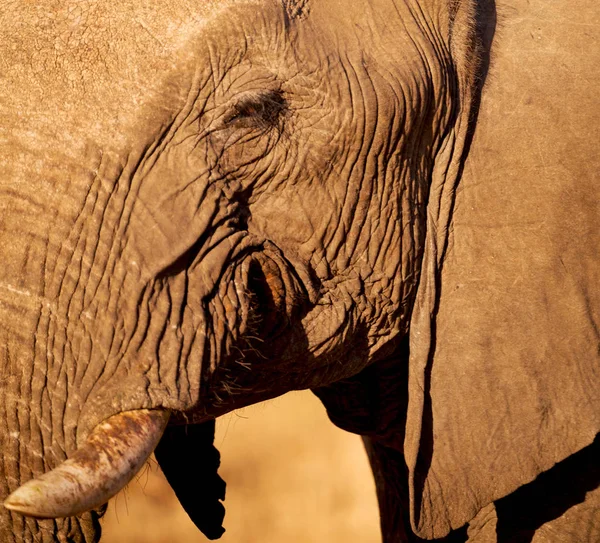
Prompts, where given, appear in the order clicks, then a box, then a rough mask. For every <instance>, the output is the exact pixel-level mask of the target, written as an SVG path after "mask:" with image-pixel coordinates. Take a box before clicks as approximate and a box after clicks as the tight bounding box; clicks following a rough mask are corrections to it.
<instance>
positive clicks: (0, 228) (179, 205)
mask: <svg viewBox="0 0 600 543" xmlns="http://www.w3.org/2000/svg"><path fill="white" fill-rule="evenodd" d="M536 4H537V2H536ZM515 9H516V8H515V7H514V6H512V4H510V5H509V4H508V3H507V4H506V5H504V6H499V7H498V10H496V6H495V5H494V3H493V2H474V1H467V0H461V1H458V0H446V1H442V0H427V1H417V0H371V1H369V2H360V3H357V2H352V1H350V0H340V1H337V2H327V1H324V0H313V1H308V0H305V1H301V0H297V1H292V0H283V1H282V0H228V1H223V2H214V1H201V2H200V1H197V0H196V1H193V0H175V1H173V2H169V3H167V4H165V3H164V2H163V3H159V2H155V1H151V2H145V3H143V5H141V4H139V3H134V2H129V1H124V2H119V3H118V5H116V4H114V3H109V2H88V1H82V0H52V1H50V2H49V3H48V2H46V3H44V5H43V6H41V5H39V6H38V5H34V4H31V3H26V2H22V1H18V2H0V25H1V26H2V28H3V29H4V30H3V35H2V37H0V257H1V259H2V262H3V266H2V267H0V323H1V324H2V326H0V371H1V372H2V378H1V380H0V420H2V425H0V491H1V494H2V497H3V498H6V496H8V495H9V494H10V493H11V492H14V491H15V490H16V489H17V488H18V487H19V486H20V485H22V484H23V483H26V482H27V481H28V480H30V479H32V478H34V477H39V476H40V475H41V474H43V473H45V472H48V471H50V470H53V469H54V468H56V467H57V466H59V465H60V464H61V463H62V462H63V461H65V460H66V459H67V457H70V456H71V455H73V454H74V452H75V451H76V450H77V449H78V448H81V447H82V446H83V443H84V442H85V440H86V438H87V437H88V436H89V435H90V434H91V432H92V431H93V430H94V428H96V427H97V426H98V425H99V424H100V423H101V422H102V421H105V420H106V419H108V418H109V417H112V416H114V415H117V414H119V413H123V412H129V411H135V410H140V409H149V410H157V409H158V410H167V411H169V412H170V413H171V418H170V423H169V424H170V425H169V427H168V428H167V430H166V432H165V434H164V436H163V437H162V439H161V441H160V443H159V445H158V447H157V449H156V457H157V459H158V461H159V463H160V464H161V467H162V469H163V471H164V472H165V475H166V477H167V479H168V480H169V482H170V484H171V485H172V486H173V488H174V490H175V492H176V494H177V495H178V497H179V499H180V501H181V503H182V505H183V506H184V508H185V509H186V510H187V511H188V513H189V514H190V517H191V518H192V520H194V522H195V523H196V524H197V526H198V527H199V528H200V529H201V530H202V531H203V532H204V533H205V534H206V535H207V536H208V537H210V538H217V537H219V536H220V535H221V534H222V532H223V530H222V528H221V522H222V519H223V506H222V504H221V500H223V497H224V482H223V481H222V480H221V479H220V477H219V476H218V475H217V472H216V471H217V468H218V465H219V455H218V452H217V451H216V450H215V449H214V447H213V443H212V441H213V437H214V419H215V418H216V417H218V416H219V415H221V414H224V413H227V412H229V411H231V410H233V409H236V408H239V407H243V406H245V405H249V404H252V403H256V402H259V401H263V400H266V399H269V398H273V397H275V396H278V395H281V394H283V393H285V392H288V391H290V390H298V389H307V388H310V389H313V391H314V392H315V393H316V394H317V395H318V396H319V397H320V398H321V400H322V401H323V403H324V404H325V407H326V408H327V410H328V413H329V415H330V418H331V419H332V421H333V422H334V423H335V424H337V425H339V426H340V427H342V428H345V429H347V430H349V431H352V432H356V433H358V434H360V435H362V436H363V439H364V441H365V445H366V448H367V452H368V454H369V459H370V461H371V465H372V467H373V472H374V476H375V479H376V483H377V492H378V498H379V503H380V509H381V514H382V533H383V538H384V541H385V542H386V543H391V542H397V541H421V540H423V539H425V540H442V541H446V542H455V541H456V542H458V541H467V540H469V541H481V542H488V541H489V542H492V541H511V540H513V539H511V538H515V537H521V536H522V534H524V533H525V534H529V535H527V537H529V536H531V537H533V538H534V539H530V540H532V541H536V542H537V541H540V542H541V541H558V540H560V541H566V542H568V541H590V542H591V541H595V540H597V538H596V536H597V535H598V532H597V526H599V525H600V520H599V519H598V515H597V514H596V513H594V511H597V509H595V508H594V503H598V502H599V501H600V497H599V496H598V495H597V490H596V491H595V489H596V487H597V486H598V485H597V483H598V481H597V480H596V478H595V477H596V475H595V472H594V471H593V466H592V465H593V462H592V461H591V460H590V458H593V457H594V451H595V450H596V449H594V447H596V448H597V443H596V442H594V437H595V435H596V432H597V430H598V425H599V424H598V423H599V422H600V419H599V416H600V415H599V413H600V409H598V407H599V406H598V398H599V397H600V395H599V394H598V385H597V383H598V381H597V379H595V377H597V375H595V372H596V371H597V370H596V369H594V368H596V367H597V364H596V366H594V364H595V363H596V362H597V361H598V351H597V345H598V334H597V330H598V327H597V323H598V310H597V308H598V303H597V302H598V299H597V298H598V294H596V290H597V289H596V290H594V289H593V288H592V285H594V284H597V279H598V266H597V265H595V264H597V260H596V261H595V262H594V258H595V257H594V256H593V255H592V254H590V251H589V250H588V249H587V247H592V246H598V244H596V245H594V243H595V242H596V241H600V239H599V235H598V229H597V228H594V227H590V226H589V225H590V224H592V222H593V221H592V219H591V218H592V217H594V214H595V212H596V211H597V203H596V204H595V207H594V204H593V203H591V199H592V195H594V194H595V192H594V186H593V183H592V182H591V179H592V173H590V172H593V171H595V169H594V168H592V167H590V169H589V170H585V171H582V170H581V169H580V168H579V167H578V165H579V164H580V163H582V162H583V159H584V158H585V157H589V156H591V154H592V150H591V148H590V147H589V144H588V143H587V142H588V141H589V138H588V136H587V135H586V129H585V128H584V129H580V130H579V131H578V132H577V135H571V136H569V137H570V138H571V139H570V140H568V138H564V139H561V138H563V135H562V133H559V132H558V131H557V129H556V128H555V125H554V124H552V123H545V119H547V116H545V115H543V114H542V113H540V112H544V111H547V110H552V111H554V112H555V113H554V114H555V115H556V118H557V119H558V120H560V121H561V123H562V124H564V123H566V122H572V123H575V120H576V119H578V118H579V117H578V115H579V114H578V112H577V110H576V109H575V108H574V107H573V108H572V107H562V109H561V108H560V107H559V106H557V104H560V103H561V99H560V94H559V91H558V90H557V89H558V84H557V87H556V89H555V92H554V94H553V93H552V92H548V91H547V90H546V89H544V88H543V85H542V84H541V83H540V81H544V73H545V72H544V71H543V69H540V70H539V72H536V71H535V70H533V72H532V73H534V74H537V78H533V79H532V80H531V81H529V80H526V81H525V83H526V84H527V85H528V86H526V87H521V86H520V85H519V82H518V81H517V80H514V81H513V80H510V81H511V82H514V88H513V87H512V86H511V85H512V83H510V84H509V83H505V82H504V81H503V80H502V79H501V78H500V76H499V74H501V73H502V69H504V70H506V72H507V73H508V72H510V73H512V72H516V71H518V69H519V60H518V59H515V56H514V55H513V53H511V52H510V51H512V50H513V49H514V47H513V48H512V49H511V47H509V46H508V44H510V43H513V44H514V43H517V42H516V41H515V40H516V39H517V38H519V37H521V34H520V32H525V31H524V30H523V29H522V27H520V26H519V25H518V23H516V22H514V23H513V25H512V26H511V24H507V26H506V27H505V28H502V27H501V25H498V26H499V28H498V29H497V30H496V34H497V35H498V36H499V38H498V44H499V45H498V46H497V47H496V49H494V48H492V39H496V38H495V36H494V30H495V27H496V18H497V13H498V14H499V15H498V17H500V18H502V19H503V20H504V19H505V20H507V21H510V20H511V19H510V17H511V16H513V15H514V10H515ZM556 9H557V16H558V17H559V18H560V17H562V18H564V20H565V21H566V23H565V26H564V28H563V27H561V30H552V29H550V28H549V26H545V25H544V23H540V26H539V28H538V30H537V32H538V33H539V36H540V40H541V44H542V45H545V46H546V49H544V47H542V45H540V47H541V49H534V53H535V55H538V56H537V57H535V56H534V58H536V59H537V62H538V63H537V64H536V66H541V67H542V68H544V69H546V71H548V70H549V69H550V66H553V67H555V66H556V63H555V62H549V61H548V60H547V59H548V58H550V56H549V53H548V52H553V51H556V50H557V49H556V47H557V46H556V45H554V47H555V48H552V47H551V46H552V45H553V44H557V43H559V42H561V43H564V44H565V48H566V50H567V51H571V50H572V51H575V50H577V48H578V47H579V42H577V40H576V39H575V38H572V32H571V31H572V29H573V28H575V27H576V26H577V24H578V21H579V19H573V18H570V19H569V17H570V16H569V15H568V14H566V11H565V12H563V11H560V8H556ZM564 10H566V8H564ZM531 11H532V13H533V12H534V11H535V10H534V7H531ZM528 14H529V12H526V13H525V15H528ZM581 17H584V14H582V15H581ZM589 17H591V16H589ZM589 17H588V18H589ZM595 17H596V19H595V20H596V21H597V16H595ZM526 19H527V17H513V19H512V20H513V21H521V22H522V21H524V20H526ZM560 20H562V19H560ZM523 39H524V38H523ZM511 40H512V41H511ZM523 43H528V42H526V41H524V42H523ZM503 44H507V45H503ZM490 50H491V51H492V52H494V51H495V53H492V54H491V55H490ZM544 51H545V52H546V56H544V54H543V52H544ZM534 53H531V54H532V55H534ZM538 57H539V58H538ZM578 58H579V60H578V61H577V62H576V63H575V64H570V65H567V64H564V66H563V65H561V66H563V67H562V68H560V70H559V69H557V70H556V71H555V73H554V77H555V78H556V80H557V81H560V80H569V78H570V77H572V76H573V77H574V75H573V74H575V75H577V76H579V75H582V74H585V75H586V77H588V78H589V81H598V79H600V77H598V76H597V75H595V74H597V69H596V72H594V71H593V69H592V67H591V66H590V65H588V63H590V61H589V57H585V56H582V57H578ZM544 59H546V60H544ZM586 59H588V60H586ZM495 63H496V65H497V66H495ZM496 67H498V70H499V71H495V69H496ZM561 70H562V71H561ZM488 72H489V73H491V76H490V75H489V73H488ZM486 76H487V77H486ZM594 77H595V78H596V79H594ZM484 83H485V85H486V86H485V87H484ZM482 88H484V89H485V90H484V92H483V93H482V92H481V91H482ZM488 88H489V89H491V90H490V91H489V94H486V92H488V91H487V89H488ZM520 88H527V89H533V90H532V91H531V94H527V92H526V93H525V94H523V95H522V96H521V98H520V100H521V101H517V98H515V95H514V94H515V93H517V90H516V89H520ZM552 88H554V87H552ZM586 88H587V87H586V85H581V86H578V87H577V88H576V89H572V90H571V92H573V93H574V95H576V96H577V97H578V99H579V101H580V102H582V103H583V102H585V101H586V100H589V96H590V93H589V92H588V91H586V90H585V89H586ZM534 91H535V92H534ZM540 97H542V98H540ZM528 100H530V102H528ZM538 101H539V103H540V104H541V105H540V106H538V107H537V108H536V107H533V106H532V109H531V112H530V113H529V117H527V116H526V114H525V113H521V112H520V110H519V107H520V105H521V104H537V103H538ZM515 103H516V104H517V105H516V106H514V110H513V112H516V114H517V117H516V118H517V119H521V120H518V121H515V122H516V123H517V126H518V125H519V123H523V122H525V121H523V120H522V119H523V118H526V119H527V118H528V119H531V122H532V123H533V124H532V125H530V127H529V129H528V130H529V133H528V135H527V137H525V136H523V135H522V134H521V132H518V135H519V137H516V136H515V135H514V134H512V133H511V131H513V130H514V123H513V121H511V120H510V114H509V113H508V111H509V107H512V106H513V105H514V104H515ZM596 118H597V115H596ZM574 119H575V120H574ZM588 122H591V121H588ZM535 123H537V124H535ZM561 123H558V124H561ZM582 123H583V120H581V121H580V124H581V126H584V125H583V124H582ZM536 126H539V130H536ZM590 126H592V125H591V124H590ZM596 126H597V125H596ZM475 127H477V130H476V131H475ZM482 127H483V128H482ZM482 131H483V132H482ZM543 134H547V136H543ZM565 139H567V141H571V142H572V144H571V145H569V144H568V143H565V144H564V145H563V146H556V145H555V142H558V141H560V142H563V141H565ZM524 146H529V147H530V148H531V149H528V152H527V153H523V154H524V155H525V158H523V159H516V158H514V157H518V156H521V155H520V154H519V153H520V151H519V149H522V148H523V147H524ZM534 148H535V152H534V151H533V149H534ZM506 149H508V150H509V151H510V153H509V156H511V157H513V158H511V161H510V164H511V167H506V168H505V169H502V166H503V165H504V164H505V163H506V161H503V160H501V159H499V158H498V157H499V156H501V155H502V152H503V150H506ZM550 149H552V150H553V153H554V154H552V153H551V152H550V151H549V150H550ZM575 149H576V151H575ZM527 157H532V158H527ZM540 157H541V158H540ZM552 157H553V158H552ZM551 158H552V160H553V162H552V161H551V160H550V159H551ZM492 164H494V166H492ZM542 166H543V167H542ZM544 168H546V169H544ZM528 176H529V177H528ZM540 179H544V180H546V184H543V183H542V182H540ZM575 183H577V187H578V190H579V192H578V193H577V194H575V193H574V192H573V190H572V187H573V186H574V185H575ZM514 187H518V188H517V189H514ZM548 187H550V188H548ZM513 192H514V194H515V195H516V196H515V197H514V198H513V197H511V195H512V194H513ZM565 195H568V197H566V196H565ZM573 217H575V218H574V219H573ZM528 225H530V226H531V225H533V226H531V227H530V226H528ZM565 225H569V226H565ZM515 236H516V239H519V240H520V241H519V243H518V244H515V242H514V241H513V240H514V239H515ZM573 240H575V241H573ZM561 262H562V267H561V265H560V263H561ZM566 269H569V270H571V271H570V272H569V273H563V271H561V270H566ZM558 331H560V333H559V332H558ZM559 337H560V338H562V340H561V341H559V340H558V339H557V338H559ZM507 338H511V339H510V341H509V340H508V339H507ZM578 451H579V452H578ZM586 451H587V452H586ZM590 451H591V452H590ZM575 454H581V455H583V456H582V457H581V458H583V459H584V460H585V461H583V460H582V461H581V462H578V463H573V462H571V463H568V460H569V457H570V456H571V455H575ZM586 455H587V456H586ZM586 459H587V460H586ZM565 462H567V464H565ZM586 462H587V463H586ZM565 466H566V467H565ZM578 469H579V470H580V471H581V472H582V473H587V474H591V475H590V477H588V478H587V479H586V483H585V490H583V491H582V487H580V486H577V485H575V486H574V487H573V488H572V489H571V490H569V491H568V492H567V491H565V492H562V493H561V492H557V495H558V494H560V495H568V496H569V499H567V500H563V501H562V502H560V503H559V504H554V505H552V506H549V507H548V508H539V509H540V510H539V511H537V510H534V508H532V512H531V515H530V516H525V517H524V519H516V520H515V514H514V513H513V512H514V511H517V510H521V509H522V506H521V504H523V503H525V504H526V503H532V502H535V501H536V500H537V497H536V496H538V494H539V493H542V494H544V495H551V494H552V491H549V490H548V488H552V489H554V488H555V487H557V486H558V483H554V482H553V481H558V480H562V479H565V478H568V479H570V480H580V479H577V478H576V477H575V478H573V477H572V476H571V475H564V474H565V473H566V474H570V473H571V472H572V471H573V470H574V471H577V470H578ZM552 470H558V475H556V473H557V471H554V472H552ZM561 470H562V471H561ZM540 473H542V476H545V477H546V479H542V484H540V485H542V486H540V488H538V486H536V482H535V481H534V480H536V477H537V476H538V475H539V474H540ZM552 473H554V475H552ZM561 474H563V475H564V476H563V475H561ZM542 476H540V478H541V477H542ZM553 477H554V478H553ZM583 479H585V477H583V478H581V480H583ZM544 481H545V482H544ZM548 481H550V482H548ZM590 481H591V482H590ZM532 485H533V486H532ZM523 489H524V490H523ZM519 492H520V494H519ZM594 500H595V501H594ZM549 510H551V511H553V513H552V514H546V513H544V512H543V511H549ZM569 511H570V513H571V514H572V515H575V516H574V517H573V518H575V519H576V520H575V523H573V522H572V521H570V520H565V518H566V516H565V518H563V514H564V515H566V514H567V512H569ZM102 512H103V508H102V507H100V508H97V509H95V510H93V511H90V512H86V513H82V514H80V515H78V516H73V517H67V518H58V519H49V520H39V519H37V520H36V519H33V518H28V517H24V516H22V515H20V514H18V513H14V512H12V513H11V512H9V511H8V510H5V509H3V510H2V511H1V512H0V541H2V542H4V541H6V542H7V543H12V542H14V543H17V542H25V541H41V542H43V543H46V542H54V541H63V542H77V543H79V542H86V543H89V542H95V541H98V540H99V538H100V526H99V518H100V516H101V514H102ZM506 519H509V521H508V522H507V521H506ZM521 520H522V521H521ZM575 525H577V526H581V528H574V527H573V526H575ZM552 534H554V535H556V534H562V535H559V536H557V537H559V539H554V540H553V539H551V538H552V537H554V536H553V535H552ZM565 534H567V535H565ZM569 534H571V535H569ZM582 534H584V535H582ZM582 537H583V539H581V538H582ZM544 538H546V539H544ZM548 538H550V539H548ZM569 538H570V539H569ZM578 538H579V539H578ZM586 538H587V539H586ZM594 538H596V539H594ZM515 540H516V539H515Z"/></svg>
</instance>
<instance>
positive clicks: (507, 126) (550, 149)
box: [405, 4, 600, 539]
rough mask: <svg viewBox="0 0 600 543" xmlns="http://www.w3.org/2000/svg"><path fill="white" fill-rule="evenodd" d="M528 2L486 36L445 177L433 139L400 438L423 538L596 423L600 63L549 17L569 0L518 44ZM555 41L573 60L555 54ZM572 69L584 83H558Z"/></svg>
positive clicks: (581, 439) (585, 436) (572, 76)
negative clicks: (472, 103)
mask: <svg viewBox="0 0 600 543" xmlns="http://www.w3.org/2000/svg"><path fill="white" fill-rule="evenodd" d="M529 9H531V10H533V9H534V8H533V7H528V6H524V5H523V4H520V7H519V8H518V10H519V12H518V17H514V20H512V21H507V22H505V24H504V26H503V28H502V29H501V31H500V32H501V35H500V36H496V38H495V42H494V49H493V54H494V64H493V69H494V72H493V73H492V74H491V76H490V77H488V79H487V81H486V86H485V90H484V92H483V94H482V98H481V106H480V108H479V113H478V119H477V131H476V132H475V135H474V138H473V141H472V143H471V146H470V150H469V155H468V157H467V158H466V159H465V165H464V170H463V171H462V173H461V180H460V184H459V185H458V190H456V191H455V185H454V182H455V180H456V178H457V177H458V175H456V176H455V177H452V176H453V175H454V173H453V172H455V173H456V172H458V171H459V170H457V169H456V167H455V166H453V164H455V163H456V161H457V159H462V157H460V156H458V155H456V154H455V155H454V156H451V157H450V156H449V155H448V156H444V152H443V151H442V153H441V154H440V156H439V157H438V158H439V163H438V164H436V170H435V171H434V176H433V186H432V191H431V199H430V201H429V209H428V232H427V244H426V254H425V255H424V261H423V268H422V270H423V271H422V277H421V282H420V285H419V291H418V293H417V299H416V302H415V306H414V310H413V316H412V320H411V331H410V362H409V404H408V410H407V427H406V438H405V456H406V461H407V465H408V468H409V482H410V498H411V522H412V526H413V530H414V531H415V532H416V533H417V534H418V535H419V536H420V537H423V538H427V539H433V538H441V537H444V536H445V535H446V534H447V533H448V532H449V531H450V530H451V529H456V528H459V527H460V526H462V525H464V524H465V523H467V522H469V521H470V520H471V519H473V517H475V516H476V515H477V513H478V512H479V511H480V510H481V509H483V508H484V507H486V506H487V505H488V504H490V503H492V502H494V501H496V500H498V499H500V498H502V497H503V496H507V495H508V494H511V493H513V492H514V491H515V490H516V489H517V488H519V487H521V486H523V485H525V484H527V483H529V482H531V481H533V480H534V479H536V477H537V476H538V475H539V474H540V473H542V472H545V471H547V470H549V469H550V468H551V467H552V466H554V465H555V464H556V463H558V462H561V461H563V460H564V459H566V458H567V457H568V456H570V455H572V454H574V453H575V452H577V451H579V450H581V449H583V448H585V447H586V446H588V445H589V444H590V443H592V442H593V441H594V438H595V436H596V434H597V432H598V430H599V429H600V378H599V377H600V375H599V373H600V370H599V368H600V363H599V362H600V349H599V346H600V337H599V333H598V330H599V323H600V310H599V308H600V289H598V285H600V265H599V261H598V247H600V228H598V216H599V215H598V184H597V181H596V179H597V176H596V172H597V171H598V158H597V157H598V154H597V149H596V146H597V141H596V138H590V134H591V132H592V130H596V131H597V127H598V126H600V111H599V110H598V108H597V107H595V105H594V104H595V100H596V97H595V93H594V90H593V89H595V88H597V87H598V85H600V70H598V62H592V59H590V58H589V56H588V58H587V59H586V57H585V55H579V54H578V53H577V51H579V50H580V49H578V48H580V47H581V48H582V49H581V50H586V48H585V47H586V46H585V37H583V36H581V37H579V36H574V35H573V28H574V27H573V28H572V27H570V26H568V25H567V26H566V27H564V28H563V27H557V26H556V25H555V24H553V23H552V22H551V21H555V20H569V21H572V22H573V24H580V23H576V20H577V21H579V20H581V22H583V18H584V17H585V16H584V15H577V16H575V15H573V14H572V10H569V8H568V6H566V5H565V6H562V5H561V6H558V5H557V6H556V7H555V8H553V9H554V11H553V12H552V15H553V16H552V17H551V18H549V19H548V22H544V21H541V20H540V21H538V22H537V23H536V29H537V32H539V35H540V36H544V37H545V40H546V41H545V42H544V43H545V46H544V48H543V49H539V50H536V51H532V50H531V49H527V47H525V44H526V43H530V42H529V41H528V40H530V35H529V22H530V21H531V20H532V19H533V18H534V14H533V13H527V10H529ZM516 11H517V9H516V8H515V12H516ZM577 17H580V19H578V18H577ZM599 22H600V21H599ZM519 40H521V43H520V41H519ZM569 48H570V49H569ZM523 50H527V54H524V55H523V56H519V52H520V51H523ZM553 51H554V52H556V54H557V55H558V54H559V53H558V52H560V55H566V57H565V58H569V59H571V60H572V61H571V62H569V63H568V64H565V63H562V64H561V63H560V62H558V58H557V57H555V56H554V55H553V54H549V53H551V52H553ZM590 54H591V53H590ZM595 56H596V58H597V54H595ZM550 74H551V77H548V76H549V75H550ZM579 78H585V80H586V81H588V83H587V84H586V85H580V86H576V87H575V86H573V85H572V84H570V82H572V81H576V80H578V79H579ZM540 81H548V82H549V83H548V85H540V84H539V82H540ZM524 89H525V91H524ZM527 91H530V93H531V95H530V96H529V98H527V99H525V98H524V96H527ZM524 92H525V95H524ZM536 92H538V93H539V95H536V94H535V93H536ZM507 111H510V115H507V114H506V112H507ZM549 111H552V112H553V114H552V115H548V112H549ZM460 122H461V120H460V118H459V120H458V125H457V126H460ZM515 127H519V130H515ZM586 127H587V128H586ZM458 132H459V134H458V135H457V136H456V138H457V139H456V140H455V141H456V142H458V141H459V140H460V128H459V130H458ZM565 134H567V135H568V138H569V142H567V143H565V142H564V138H565ZM450 137H453V136H452V135H451V136H450ZM452 146H455V147H456V144H454V145H450V144H449V145H447V146H446V148H448V147H452ZM590 162H593V164H592V163H590ZM448 173H450V174H452V175H450V177H448ZM448 183H449V184H448ZM536 483H537V481H536Z"/></svg>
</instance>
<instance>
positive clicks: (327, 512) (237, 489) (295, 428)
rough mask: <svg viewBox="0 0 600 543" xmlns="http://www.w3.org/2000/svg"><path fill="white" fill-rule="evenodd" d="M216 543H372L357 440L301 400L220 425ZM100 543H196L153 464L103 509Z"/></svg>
mask: <svg viewBox="0 0 600 543" xmlns="http://www.w3.org/2000/svg"><path fill="white" fill-rule="evenodd" d="M216 445H217V446H218V448H219V450H220V451H221V458H222V464H221V469H220V473H221V475H222V477H223V478H224V479H225V480H226V481H227V499H226V500H225V506H226V509H227V514H226V516H225V528H226V529H227V531H226V532H225V535H224V536H223V538H222V539H221V540H220V541H222V542H223V543H234V542H235V543H312V542H319V543H323V542H326V543H337V542H344V543H345V542H348V543H352V542H361V543H379V542H380V541H381V538H380V535H379V526H378V511H377V505H376V499H375V488H374V484H373V480H372V477H371V473H370V469H369V467H368V461H367V458H366V454H365V452H364V450H363V448H362V443H361V441H360V439H359V438H358V437H357V436H353V435H351V434H348V433H346V432H343V431H341V430H339V429H337V428H335V427H334V426H333V424H331V422H329V420H328V419H327V417H326V415H325V410H324V409H323V407H322V405H321V404H320V402H319V401H318V400H317V399H316V398H314V397H313V396H312V394H310V393H293V394H288V395H287V396H285V397H283V398H279V399H277V400H273V401H271V402H268V403H267V404H261V405H259V406H254V407H252V408H248V409H245V410H243V411H242V412H236V413H233V414H231V415H228V416H226V417H223V418H222V419H221V420H220V421H219V423H218V425H217V438H216ZM103 525H104V537H103V539H102V542H103V543H167V542H169V543H204V542H206V541H207V539H206V538H205V537H204V536H203V535H202V534H201V533H200V532H199V531H198V530H197V529H196V527H195V526H194V525H193V524H192V522H191V521H190V520H189V519H188V517H187V515H186V514H185V512H184V511H183V510H182V509H181V507H180V506H179V504H178V502H177V499H176V498H175V496H174V494H173V492H172V490H171V488H170V487H169V486H168V484H167V483H166V482H165V480H164V477H163V475H162V473H160V470H158V467H157V466H156V462H153V464H152V465H151V467H150V468H148V469H147V470H146V471H145V473H144V472H143V474H142V475H141V476H140V477H139V478H138V481H137V482H135V483H132V484H131V485H129V487H128V488H127V489H126V490H125V491H124V492H122V493H121V494H119V495H118V496H117V498H116V499H115V500H112V501H111V504H110V505H109V509H108V513H107V514H106V517H105V521H104V523H103Z"/></svg>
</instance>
